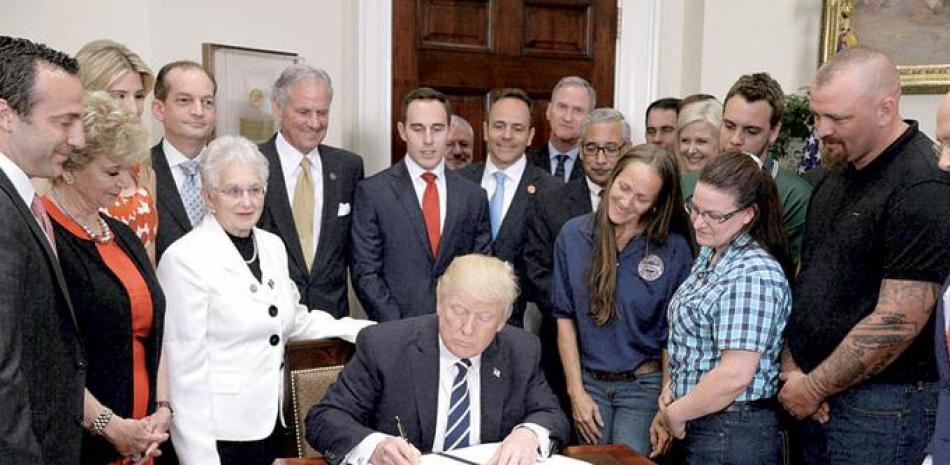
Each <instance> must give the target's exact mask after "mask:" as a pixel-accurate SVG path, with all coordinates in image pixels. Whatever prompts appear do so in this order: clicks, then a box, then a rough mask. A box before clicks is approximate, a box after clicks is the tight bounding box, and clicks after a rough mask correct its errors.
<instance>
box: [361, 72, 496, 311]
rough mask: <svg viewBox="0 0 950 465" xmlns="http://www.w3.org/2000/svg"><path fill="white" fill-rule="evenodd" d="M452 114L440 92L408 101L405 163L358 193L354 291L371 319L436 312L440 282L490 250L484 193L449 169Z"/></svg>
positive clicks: (419, 93)
mask: <svg viewBox="0 0 950 465" xmlns="http://www.w3.org/2000/svg"><path fill="white" fill-rule="evenodd" d="M451 114H452V111H451V108H450V106H449V102H448V99H446V97H445V95H443V94H442V93H440V92H438V91H436V90H433V89H430V88H428V87H422V88H419V89H416V90H413V91H412V92H410V93H409V94H408V95H406V97H405V98H404V99H403V102H402V121H400V122H399V123H398V124H397V129H398V130H399V136H400V137H401V138H402V140H404V141H405V142H406V148H407V152H408V156H406V157H405V158H403V160H402V161H401V162H399V163H397V164H396V165H393V166H392V167H390V168H389V169H387V170H384V171H382V172H380V173H379V174H376V175H374V176H372V177H369V178H367V179H366V180H364V181H363V182H361V183H360V184H359V186H358V187H357V188H356V194H355V196H354V200H353V210H354V212H353V226H352V229H351V234H352V254H353V260H352V263H353V264H352V273H353V285H354V287H355V288H356V295H357V296H358V297H359V299H360V302H361V303H362V304H363V308H364V309H365V310H366V314H367V315H369V317H370V318H372V319H374V320H377V321H390V320H397V319H400V318H405V317H410V316H416V315H423V314H426V313H433V312H434V311H435V282H436V279H438V277H439V276H440V275H442V273H443V272H444V271H445V268H446V267H447V266H448V265H449V263H451V262H452V259H453V258H455V257H457V256H460V255H465V254H468V253H472V252H478V253H489V251H490V248H491V246H490V244H491V232H490V229H489V224H488V201H487V200H486V198H485V192H484V191H482V190H481V188H480V187H479V186H478V185H476V184H474V183H472V182H471V181H469V180H467V179H464V178H463V177H462V176H461V175H459V174H457V173H454V172H452V171H450V170H447V169H445V162H444V157H445V152H446V150H447V143H446V139H447V134H448V128H449V116H450V115H451Z"/></svg>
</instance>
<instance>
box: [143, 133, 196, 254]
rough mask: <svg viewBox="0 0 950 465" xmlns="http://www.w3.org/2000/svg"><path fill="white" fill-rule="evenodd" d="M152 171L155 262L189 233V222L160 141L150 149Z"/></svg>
mask: <svg viewBox="0 0 950 465" xmlns="http://www.w3.org/2000/svg"><path fill="white" fill-rule="evenodd" d="M152 169H154V170H155V208H156V209H157V210H158V234H157V235H156V237H155V261H156V263H157V262H158V261H159V260H161V258H162V254H163V253H165V249H167V248H168V246H170V245H172V242H175V241H176V240H178V238H179V237H181V236H184V235H185V233H187V232H188V231H191V220H189V219H188V212H187V211H185V204H184V203H182V201H181V195H180V194H179V193H178V186H176V185H175V178H174V177H173V176H172V170H171V167H169V166H168V159H167V158H165V151H164V150H163V149H162V141H159V142H158V144H156V145H155V146H154V147H152Z"/></svg>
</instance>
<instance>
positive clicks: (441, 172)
mask: <svg viewBox="0 0 950 465" xmlns="http://www.w3.org/2000/svg"><path fill="white" fill-rule="evenodd" d="M403 160H405V161H406V169H407V170H408V171H409V179H412V187H413V188H415V190H416V198H417V199H418V200H419V208H422V195H423V194H425V191H426V181H425V179H422V173H425V172H431V173H432V174H434V175H435V187H436V189H438V190H439V232H441V231H442V230H443V229H444V226H445V207H446V203H445V199H446V194H447V193H446V191H445V160H444V159H443V160H439V164H438V165H435V168H433V169H431V170H427V169H424V168H423V167H421V166H419V164H418V163H416V161H415V160H413V159H412V157H410V156H409V154H406V156H405V157H403Z"/></svg>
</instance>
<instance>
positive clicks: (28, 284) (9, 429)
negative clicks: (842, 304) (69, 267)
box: [0, 171, 86, 465]
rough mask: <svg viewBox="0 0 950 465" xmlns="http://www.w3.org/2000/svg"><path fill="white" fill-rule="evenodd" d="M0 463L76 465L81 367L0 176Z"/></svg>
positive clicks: (66, 315)
mask: <svg viewBox="0 0 950 465" xmlns="http://www.w3.org/2000/svg"><path fill="white" fill-rule="evenodd" d="M0 218H3V220H2V221H0V458H2V460H0V461H2V462H3V463H4V464H5V465H6V464H11V465H13V464H15V465H21V464H22V465H32V464H79V449H80V442H81V438H82V428H81V426H80V422H81V420H82V413H83V388H84V386H85V385H86V360H85V355H84V353H83V347H82V342H81V341H80V339H79V332H78V329H77V327H76V318H75V316H74V314H73V307H72V303H71V302H70V300H69V294H68V293H67V292H66V283H65V281H64V280H63V274H62V271H61V270H60V267H59V262H58V260H57V258H56V255H54V253H53V250H52V248H51V247H50V244H49V242H48V240H47V239H46V236H45V235H44V233H43V231H42V229H40V227H39V225H38V224H37V222H36V220H35V219H34V217H33V214H32V213H31V212H30V209H29V208H28V207H27V205H26V204H24V202H23V199H22V198H21V197H20V195H19V194H18V193H17V191H16V188H15V187H14V185H13V183H12V182H11V181H10V179H9V178H7V176H6V174H5V173H3V172H2V171H0Z"/></svg>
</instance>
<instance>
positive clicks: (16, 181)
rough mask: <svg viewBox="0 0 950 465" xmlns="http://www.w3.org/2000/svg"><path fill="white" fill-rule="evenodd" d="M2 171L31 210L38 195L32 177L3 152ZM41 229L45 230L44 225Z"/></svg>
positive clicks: (1, 155)
mask: <svg viewBox="0 0 950 465" xmlns="http://www.w3.org/2000/svg"><path fill="white" fill-rule="evenodd" d="M0 169H2V170H3V174H6V175H7V178H9V179H10V182H12V183H13V187H14V188H16V191H17V194H20V197H21V198H22V199H23V202H24V203H26V208H30V205H31V204H32V203H33V196H34V195H36V188H35V187H33V183H31V182H30V177H29V176H27V175H26V173H25V172H24V171H23V170H22V169H21V168H20V167H19V166H18V165H17V164H16V163H13V160H11V159H9V158H8V157H7V156H6V155H5V154H4V153H3V152H0ZM40 229H43V228H42V225H41V226H40Z"/></svg>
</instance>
